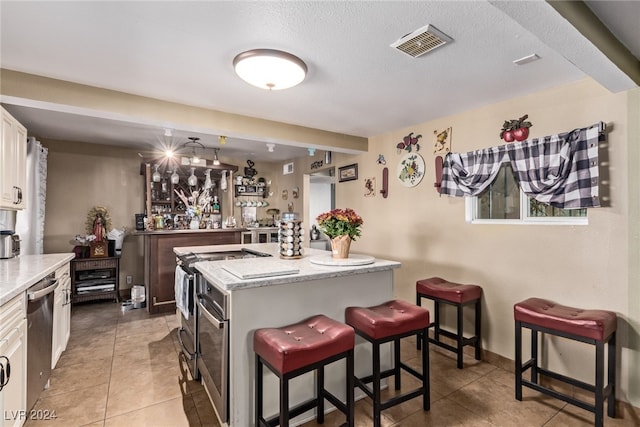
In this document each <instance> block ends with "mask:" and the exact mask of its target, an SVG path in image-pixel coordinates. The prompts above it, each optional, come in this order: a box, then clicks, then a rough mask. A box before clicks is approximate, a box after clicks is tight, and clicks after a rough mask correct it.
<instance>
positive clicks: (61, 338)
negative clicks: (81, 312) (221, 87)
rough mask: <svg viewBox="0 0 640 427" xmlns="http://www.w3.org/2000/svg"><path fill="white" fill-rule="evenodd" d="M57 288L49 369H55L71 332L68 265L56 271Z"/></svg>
mask: <svg viewBox="0 0 640 427" xmlns="http://www.w3.org/2000/svg"><path fill="white" fill-rule="evenodd" d="M55 275H56V279H58V287H57V288H56V290H55V293H54V298H53V337H52V346H51V348H52V350H51V351H52V354H51V369H53V368H55V367H56V364H57V363H58V360H59V359H60V356H61V355H62V352H63V351H64V350H65V349H66V348H67V343H68V342H69V335H70V332H71V273H70V266H69V264H65V265H63V266H62V267H60V268H58V269H57V270H56V273H55Z"/></svg>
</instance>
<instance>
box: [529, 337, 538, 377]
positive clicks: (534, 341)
mask: <svg viewBox="0 0 640 427" xmlns="http://www.w3.org/2000/svg"><path fill="white" fill-rule="evenodd" d="M531 360H532V361H533V365H531V382H532V383H534V384H538V331H537V330H535V329H532V330H531Z"/></svg>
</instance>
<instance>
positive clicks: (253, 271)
mask: <svg viewBox="0 0 640 427" xmlns="http://www.w3.org/2000/svg"><path fill="white" fill-rule="evenodd" d="M222 268H223V269H224V270H227V271H228V272H229V273H231V274H233V275H234V276H236V277H239V278H240V279H257V278H260V277H272V276H284V275H287V274H296V273H299V272H300V270H299V269H297V268H294V267H292V266H291V265H288V264H287V263H285V262H279V261H275V260H272V259H269V260H268V262H256V258H249V259H235V260H231V261H228V262H227V263H226V264H225V265H224V266H222Z"/></svg>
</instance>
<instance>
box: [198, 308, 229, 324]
mask: <svg viewBox="0 0 640 427" xmlns="http://www.w3.org/2000/svg"><path fill="white" fill-rule="evenodd" d="M198 307H200V313H202V314H203V315H204V317H206V318H207V320H208V321H209V322H211V323H213V324H214V326H215V327H216V328H218V329H223V328H224V322H221V321H220V320H218V319H216V317H215V316H214V315H213V314H211V313H209V311H208V310H207V309H206V307H205V306H204V305H202V303H201V302H200V301H198Z"/></svg>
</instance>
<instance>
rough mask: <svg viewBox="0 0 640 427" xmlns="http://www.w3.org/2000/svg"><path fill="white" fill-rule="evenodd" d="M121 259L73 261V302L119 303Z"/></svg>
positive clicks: (79, 259) (77, 259)
mask: <svg viewBox="0 0 640 427" xmlns="http://www.w3.org/2000/svg"><path fill="white" fill-rule="evenodd" d="M119 276H120V257H117V256H116V257H108V258H76V259H73V260H71V302H72V303H74V304H75V303H78V302H84V301H92V300H101V299H113V300H115V301H116V302H117V301H118V289H119V283H120V280H119Z"/></svg>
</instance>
